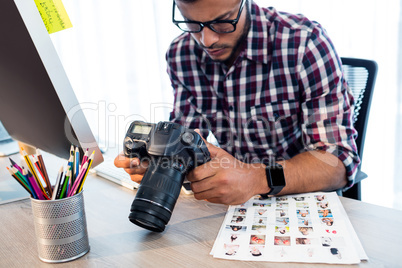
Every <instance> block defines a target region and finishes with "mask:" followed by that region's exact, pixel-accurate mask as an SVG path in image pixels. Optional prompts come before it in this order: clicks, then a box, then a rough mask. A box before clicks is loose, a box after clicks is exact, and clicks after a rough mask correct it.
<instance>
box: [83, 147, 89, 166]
mask: <svg viewBox="0 0 402 268" xmlns="http://www.w3.org/2000/svg"><path fill="white" fill-rule="evenodd" d="M88 154H89V153H88V148H87V150H86V151H85V153H84V156H83V157H82V163H85V162H87V160H88Z"/></svg>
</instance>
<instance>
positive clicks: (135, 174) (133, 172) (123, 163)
mask: <svg viewBox="0 0 402 268" xmlns="http://www.w3.org/2000/svg"><path fill="white" fill-rule="evenodd" d="M114 165H115V166H116V167H118V168H124V170H125V171H126V172H127V173H128V174H130V178H131V180H132V181H135V182H138V183H140V182H141V180H142V177H143V176H144V173H145V171H146V170H147V167H148V162H147V161H142V162H141V161H140V159H139V158H128V157H126V156H125V155H124V153H123V152H121V153H120V154H119V155H118V156H117V157H116V158H115V159H114Z"/></svg>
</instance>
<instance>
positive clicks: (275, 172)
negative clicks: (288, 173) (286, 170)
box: [269, 167, 286, 186]
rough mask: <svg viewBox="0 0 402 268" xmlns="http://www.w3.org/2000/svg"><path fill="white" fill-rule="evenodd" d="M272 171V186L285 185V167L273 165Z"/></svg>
mask: <svg viewBox="0 0 402 268" xmlns="http://www.w3.org/2000/svg"><path fill="white" fill-rule="evenodd" d="M269 170H270V172H271V180H272V186H285V185H286V182H285V175H284V174H283V168H279V167H273V168H270V169H269Z"/></svg>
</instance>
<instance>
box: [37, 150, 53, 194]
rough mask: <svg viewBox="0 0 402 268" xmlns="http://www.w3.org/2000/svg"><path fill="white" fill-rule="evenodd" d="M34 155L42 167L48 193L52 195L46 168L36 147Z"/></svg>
mask: <svg viewBox="0 0 402 268" xmlns="http://www.w3.org/2000/svg"><path fill="white" fill-rule="evenodd" d="M36 157H38V161H39V164H40V167H41V169H42V173H43V176H44V178H45V181H46V185H47V188H48V189H49V194H50V195H52V184H51V183H50V180H49V175H48V174H47V170H46V165H45V162H44V161H43V157H42V154H41V152H40V150H39V149H36Z"/></svg>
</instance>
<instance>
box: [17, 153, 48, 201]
mask: <svg viewBox="0 0 402 268" xmlns="http://www.w3.org/2000/svg"><path fill="white" fill-rule="evenodd" d="M21 151H22V156H23V157H24V159H25V162H26V163H27V165H28V168H29V170H30V171H31V173H32V175H33V177H34V178H35V180H36V182H37V184H38V186H39V189H40V190H41V191H42V192H43V194H44V195H45V196H47V193H46V191H45V188H43V185H42V183H41V182H40V180H39V177H38V174H37V173H36V171H35V167H34V166H33V164H32V162H31V159H29V155H28V154H27V153H26V152H25V150H24V148H22V147H21Z"/></svg>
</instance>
